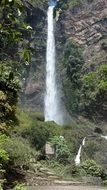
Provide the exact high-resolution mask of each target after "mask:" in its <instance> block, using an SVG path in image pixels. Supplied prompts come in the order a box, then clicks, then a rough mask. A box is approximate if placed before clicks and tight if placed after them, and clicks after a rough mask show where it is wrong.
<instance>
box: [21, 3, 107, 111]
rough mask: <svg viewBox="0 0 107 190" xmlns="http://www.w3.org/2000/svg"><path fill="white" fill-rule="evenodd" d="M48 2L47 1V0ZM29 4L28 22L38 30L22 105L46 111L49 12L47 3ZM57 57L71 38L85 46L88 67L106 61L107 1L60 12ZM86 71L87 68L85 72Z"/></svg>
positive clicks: (32, 42)
mask: <svg viewBox="0 0 107 190" xmlns="http://www.w3.org/2000/svg"><path fill="white" fill-rule="evenodd" d="M45 3H46V2H45ZM45 3H44V5H45V6H42V7H41V6H40V7H37V6H35V4H28V7H27V17H26V19H27V22H28V23H29V24H30V25H31V26H32V27H33V29H35V34H33V37H32V40H31V41H30V43H31V47H33V48H34V53H33V56H32V60H31V67H30V72H29V77H28V78H27V79H26V87H25V90H24V94H23V96H24V98H23V106H24V107H25V108H26V109H29V110H32V111H43V105H44V90H45V82H44V81H45V62H46V60H45V53H46V33H47V22H46V17H47V15H46V11H47V5H46V4H45ZM55 35H56V48H57V57H60V56H61V54H62V51H63V47H64V45H65V43H66V42H67V40H68V39H73V40H74V41H75V42H77V43H78V44H80V45H81V46H82V47H84V52H83V57H84V61H85V64H86V65H87V69H88V70H93V69H95V68H96V67H97V66H98V65H99V64H103V63H107V56H106V51H107V1H106V0H87V1H84V3H83V4H81V5H77V6H75V7H69V8H68V9H66V10H62V11H60V14H59V19H58V20H57V22H56V27H55ZM86 72H87V71H86Z"/></svg>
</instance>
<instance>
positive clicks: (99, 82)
mask: <svg viewBox="0 0 107 190" xmlns="http://www.w3.org/2000/svg"><path fill="white" fill-rule="evenodd" d="M82 51H83V48H82V47H81V46H79V45H78V44H76V43H75V42H73V41H72V40H69V41H68V42H67V43H66V45H65V49H64V53H63V58H62V62H63V65H62V66H61V67H62V70H65V69H66V76H64V79H63V88H64V92H65V95H66V97H67V101H66V104H67V107H68V109H69V110H70V112H71V114H73V113H74V114H75V113H82V114H83V115H86V116H88V117H90V118H94V116H98V115H101V117H102V116H104V117H105V112H106V103H107V65H106V64H102V65H99V66H98V67H97V68H96V69H95V70H94V71H88V72H86V70H87V66H86V65H84V61H83V58H82Z"/></svg>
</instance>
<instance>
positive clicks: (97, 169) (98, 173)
mask: <svg viewBox="0 0 107 190" xmlns="http://www.w3.org/2000/svg"><path fill="white" fill-rule="evenodd" d="M81 168H82V169H83V170H84V171H85V172H86V175H89V176H95V177H102V176H103V174H104V170H103V168H102V167H101V166H100V165H98V164H97V163H96V162H95V161H94V160H86V161H85V162H83V163H82V164H81Z"/></svg>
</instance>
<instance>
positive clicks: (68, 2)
mask: <svg viewBox="0 0 107 190" xmlns="http://www.w3.org/2000/svg"><path fill="white" fill-rule="evenodd" d="M82 3H83V0H63V1H59V2H58V5H57V7H58V8H60V9H62V10H66V9H67V8H71V7H72V8H73V7H75V6H78V5H81V4H82Z"/></svg>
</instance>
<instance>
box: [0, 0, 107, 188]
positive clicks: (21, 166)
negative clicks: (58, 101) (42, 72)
mask: <svg viewBox="0 0 107 190" xmlns="http://www.w3.org/2000/svg"><path fill="white" fill-rule="evenodd" d="M29 2H32V4H33V5H34V6H35V7H36V8H37V7H38V6H39V7H41V8H43V7H47V0H44V1H41V0H37V1H34V0H29ZM82 2H83V1H82V0H64V1H59V2H58V5H57V7H60V8H61V9H66V8H68V7H69V8H71V7H73V8H75V6H78V5H80V4H82ZM29 6H30V5H29ZM27 8H28V7H26V8H25V4H23V1H21V0H10V1H7V0H2V1H1V2H0V21H1V23H0V189H2V187H3V188H5V189H6V188H7V187H8V188H10V189H11V188H13V187H14V190H25V189H26V188H25V185H24V184H22V182H23V181H24V180H25V176H26V174H27V172H28V173H30V172H31V173H33V174H34V175H35V173H36V174H38V170H39V169H38V167H37V166H35V167H37V168H36V170H34V165H36V164H38V162H39V164H40V163H41V164H43V166H46V167H47V168H49V169H51V170H54V171H55V173H56V174H57V173H58V174H59V176H60V177H62V178H63V177H64V178H66V179H69V178H70V179H71V178H81V176H82V175H85V176H89V175H91V176H97V177H99V176H100V177H101V178H102V179H104V180H105V183H106V179H107V175H106V172H105V171H104V169H103V168H102V166H100V165H98V164H97V163H99V162H100V159H99V157H100V156H98V158H97V155H99V149H101V146H100V145H99V144H100V143H101V144H102V142H101V139H100V138H99V142H98V141H95V140H94V141H92V140H90V142H89V141H88V140H87V142H86V145H85V146H84V148H83V151H84V153H83V156H84V158H82V159H81V160H83V163H82V164H81V166H80V167H77V166H75V163H74V159H75V156H76V154H77V151H78V148H79V146H80V144H81V143H82V140H83V138H84V137H85V136H88V135H91V134H92V136H93V135H95V134H94V132H93V131H92V129H93V128H94V127H95V126H94V125H92V124H91V123H88V121H82V122H80V121H79V120H78V119H73V116H72V121H71V123H70V124H69V125H66V126H59V125H57V124H56V123H54V122H44V116H43V113H41V112H27V111H21V109H20V108H19V106H18V100H19V94H23V89H24V88H25V85H26V84H25V83H26V77H27V76H28V73H29V68H30V62H31V55H32V54H33V55H35V57H36V56H37V59H38V56H40V54H39V53H38V55H37V52H38V47H41V46H42V47H43V49H44V48H45V46H46V42H45V40H44V39H40V38H39V35H38V38H39V39H36V38H35V34H36V33H37V34H38V33H39V32H40V31H41V28H42V27H43V26H44V22H45V16H44V15H45V14H44V15H43V17H44V20H43V21H41V20H42V19H41V18H39V19H40V21H37V25H36V26H37V30H36V26H35V23H34V27H33V24H32V27H31V26H30V25H29V21H28V23H27V21H26V20H27V19H26V17H27V16H28V10H27ZM30 10H31V9H30ZM34 10H35V8H34ZM31 18H32V13H31V14H30V19H31ZM39 19H38V20H39ZM34 29H35V31H34ZM42 32H43V31H42ZM33 38H35V41H36V42H35V43H34V44H33V42H32V41H33V40H34V39H33ZM102 48H103V50H104V51H105V50H106V44H105V43H104V44H102ZM35 49H37V50H35ZM83 50H84V49H83V47H81V46H80V45H78V44H77V43H75V42H74V41H72V40H71V39H69V40H68V41H67V43H66V44H65V47H64V52H63V55H62V59H61V69H62V71H64V73H65V75H64V76H63V88H64V93H65V96H66V106H67V109H68V110H69V112H70V114H72V115H73V114H74V115H75V114H77V113H79V114H80V113H81V114H83V115H85V116H88V117H94V115H97V114H99V115H100V114H101V115H106V111H107V106H106V103H107V65H106V64H100V65H98V66H96V67H95V68H94V69H93V70H88V68H87V66H86V65H85V64H84V59H83V56H82V54H83ZM43 51H44V50H43ZM34 62H35V61H34ZM39 62H40V61H38V62H37V64H35V65H34V67H35V69H34V68H32V70H33V73H34V74H35V73H36V72H35V70H36V69H37V67H38V68H39V64H40V63H39ZM32 67H33V66H32ZM62 73H63V72H62ZM37 74H38V75H36V76H35V75H33V79H34V80H35V79H36V80H39V77H38V76H39V72H38V73H37ZM22 81H23V82H22ZM22 83H23V84H22ZM20 96H21V95H20ZM82 120H83V119H82ZM47 142H48V143H50V144H51V145H52V146H53V147H54V148H55V155H54V156H53V159H52V160H48V159H47V158H46V155H45V150H44V147H45V144H46V143H47ZM103 144H104V143H103ZM103 146H104V148H105V147H106V146H105V145H103ZM97 153H98V154H97ZM96 158H97V163H96V162H95V161H93V160H91V159H94V160H95V159H96ZM42 159H45V160H42ZM87 159H90V160H87ZM85 160H86V161H85ZM32 168H33V169H32ZM20 176H21V177H20ZM19 178H21V179H19ZM18 182H19V183H20V182H21V184H18ZM24 182H25V181H24ZM16 184H17V185H16ZM15 185H16V186H15Z"/></svg>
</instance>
